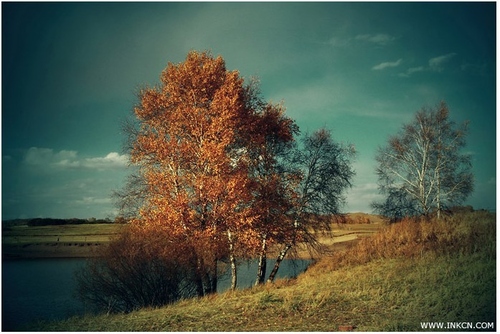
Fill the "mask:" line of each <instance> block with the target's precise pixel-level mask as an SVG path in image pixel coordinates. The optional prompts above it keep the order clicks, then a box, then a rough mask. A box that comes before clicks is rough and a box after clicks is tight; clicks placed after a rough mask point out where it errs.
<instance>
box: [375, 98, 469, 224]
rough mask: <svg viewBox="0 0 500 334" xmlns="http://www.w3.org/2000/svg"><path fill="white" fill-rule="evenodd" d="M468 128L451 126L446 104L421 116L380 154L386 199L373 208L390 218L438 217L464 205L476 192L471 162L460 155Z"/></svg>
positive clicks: (382, 183)
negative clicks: (399, 216) (393, 214)
mask: <svg viewBox="0 0 500 334" xmlns="http://www.w3.org/2000/svg"><path fill="white" fill-rule="evenodd" d="M467 125H468V123H467V122H465V123H463V124H462V125H460V126H457V125H456V124H455V123H454V122H453V121H451V120H450V119H449V110H448V107H447V105H446V103H444V102H441V103H440V104H439V105H438V106H437V107H435V108H433V109H425V108H423V109H421V110H420V111H418V112H417V113H416V114H415V117H414V119H413V121H412V122H411V123H409V124H406V125H404V126H403V128H402V130H401V131H400V133H399V134H398V135H396V136H393V137H391V138H390V139H389V141H388V144H387V146H385V147H382V148H380V149H379V151H378V153H377V156H376V160H377V162H378V168H377V175H378V178H379V190H380V191H381V192H382V193H383V194H386V195H387V198H386V201H385V202H382V203H374V204H373V207H374V208H375V209H376V210H378V211H379V212H380V213H381V214H386V215H387V214H390V213H391V212H393V213H394V212H399V213H400V214H401V213H403V214H405V215H414V214H423V215H428V214H429V213H431V212H433V211H435V212H436V214H437V216H438V217H439V216H440V215H441V212H442V210H443V209H444V208H446V207H449V206H451V205H456V204H460V203H462V202H463V201H464V200H465V199H466V198H467V196H468V195H469V194H470V193H471V192H472V189H473V176H472V173H471V168H472V165H471V158H470V156H469V155H467V154H464V153H462V152H461V149H463V148H464V147H465V144H466V141H465V137H466V135H467ZM395 196H396V197H397V196H399V197H400V198H399V199H398V200H396V199H395ZM398 203H399V204H398ZM398 205H404V208H403V207H400V208H398V207H397V206H398ZM395 206H396V207H395Z"/></svg>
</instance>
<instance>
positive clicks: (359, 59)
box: [2, 2, 496, 219]
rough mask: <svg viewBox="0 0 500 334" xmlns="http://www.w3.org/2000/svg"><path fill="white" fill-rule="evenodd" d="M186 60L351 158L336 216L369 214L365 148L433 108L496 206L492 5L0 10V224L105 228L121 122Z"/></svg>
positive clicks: (119, 174)
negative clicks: (87, 223) (203, 60)
mask: <svg viewBox="0 0 500 334" xmlns="http://www.w3.org/2000/svg"><path fill="white" fill-rule="evenodd" d="M190 50H197V51H204V50H209V51H211V52H212V54H213V55H214V56H217V55H220V56H222V57H223V58H224V59H225V61H226V66H227V68H228V69H229V70H238V71H239V72H240V75H241V76H243V77H244V78H251V77H258V78H259V79H260V82H261V90H262V95H263V97H264V99H266V100H267V101H272V102H275V103H276V102H280V101H282V102H283V103H284V105H285V107H286V110H287V114H288V116H289V117H291V118H293V119H295V120H296V122H297V125H298V126H299V127H300V129H301V131H302V133H305V132H313V131H315V130H316V129H319V128H322V127H327V128H328V129H330V130H331V131H332V135H333V138H334V140H335V141H337V142H343V143H346V144H353V145H354V146H355V147H356V150H357V152H358V154H357V157H356V160H355V162H354V169H355V171H356V176H355V177H354V179H353V186H352V188H351V189H350V190H349V192H348V193H347V194H346V199H347V205H346V206H345V207H344V208H343V210H344V211H345V212H358V211H362V212H371V207H370V204H371V203H372V202H373V201H374V200H380V199H381V198H382V197H381V196H382V195H381V194H379V192H378V187H377V176H376V174H375V168H376V167H377V165H376V162H375V155H376V151H377V149H378V148H379V147H381V146H384V145H386V144H387V141H388V139H389V137H390V136H392V135H395V134H397V133H398V131H399V130H400V129H401V128H402V126H403V125H404V124H405V123H408V122H410V121H411V120H412V117H413V116H414V115H415V113H416V112H417V111H418V110H419V109H421V108H422V107H433V106H435V105H437V104H438V103H439V102H440V101H445V102H446V103H447V104H448V107H449V109H450V118H451V119H452V120H453V121H455V122H456V123H457V124H460V123H462V122H464V121H470V125H469V134H468V137H467V147H466V148H465V150H464V153H468V154H471V156H472V161H473V173H474V177H475V190H474V192H473V193H472V194H471V196H470V197H469V198H468V199H467V201H466V203H465V204H469V205H472V206H474V208H476V209H487V210H495V209H496V98H495V96H496V95H495V94H496V54H495V51H496V3H494V2H490V3H462V2H461V3H409V2H405V3H390V2H389V3H366V2H364V3H357V2H354V3H352V2H351V3H335V2H334V3H329V2H319V3H297V2H291V3H286V2H281V3H266V2H255V3H224V2H217V3H208V2H203V3H190V2H186V3H6V2H3V3H2V219H14V218H32V217H53V218H72V217H77V218H91V217H96V218H110V219H113V218H114V217H115V216H116V214H117V210H116V207H115V205H114V203H113V201H112V198H111V194H112V192H113V191H114V190H117V189H120V188H121V187H122V186H123V184H124V181H125V178H126V176H127V175H128V174H129V173H130V171H129V169H128V168H127V158H128V157H127V155H126V153H125V152H124V150H123V142H124V138H125V136H124V134H123V133H122V130H121V126H122V124H123V122H124V120H125V119H126V118H127V117H129V116H130V115H131V113H132V109H133V106H134V104H136V103H137V98H136V93H137V92H138V90H139V89H140V88H141V87H144V86H148V85H149V86H152V85H155V84H157V83H159V76H160V73H161V71H162V70H163V69H164V68H165V67H166V66H167V64H168V63H169V62H172V63H179V62H182V61H183V60H184V59H185V57H186V55H187V53H188V52H189V51H190Z"/></svg>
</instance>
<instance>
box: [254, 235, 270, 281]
mask: <svg viewBox="0 0 500 334" xmlns="http://www.w3.org/2000/svg"><path fill="white" fill-rule="evenodd" d="M266 241H267V240H266V235H264V236H263V238H262V248H261V251H260V256H259V265H258V267H257V279H256V280H255V285H259V284H262V283H264V279H265V277H266V270H267V244H266Z"/></svg>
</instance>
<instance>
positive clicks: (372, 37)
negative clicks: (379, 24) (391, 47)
mask: <svg viewBox="0 0 500 334" xmlns="http://www.w3.org/2000/svg"><path fill="white" fill-rule="evenodd" d="M355 39H356V40H358V41H364V42H369V43H373V44H377V45H380V46H382V45H387V44H389V43H392V42H393V41H394V40H395V39H396V38H395V37H394V36H391V35H388V34H362V35H357V36H356V37H355Z"/></svg>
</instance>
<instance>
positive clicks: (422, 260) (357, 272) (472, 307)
mask: <svg viewBox="0 0 500 334" xmlns="http://www.w3.org/2000/svg"><path fill="white" fill-rule="evenodd" d="M495 232H496V226H495V215H494V214H491V213H487V212H475V213H468V214H460V215H456V216H454V217H451V218H446V219H445V220H443V221H433V222H418V223H417V222H411V221H404V222H401V223H398V224H394V225H391V226H387V227H385V228H383V229H381V230H380V231H379V232H378V233H376V234H374V235H373V236H371V237H366V238H363V239H362V240H361V241H359V242H358V243H357V244H356V245H354V246H352V247H351V248H349V249H346V250H344V251H339V252H337V253H335V254H333V255H331V256H324V257H323V258H321V259H320V260H319V261H318V262H317V263H316V264H315V265H314V266H312V267H310V268H309V269H308V270H307V271H306V272H305V273H304V274H302V275H300V276H299V277H298V278H297V279H295V280H281V281H278V282H276V283H275V284H272V285H266V286H262V287H258V288H253V289H248V290H242V291H234V292H226V293H222V294H218V295H213V296H209V297H205V298H199V299H190V300H183V301H180V302H178V303H175V304H172V305H169V306H166V307H162V308H158V309H142V310H138V311H136V312H132V313H129V314H110V315H99V316H85V317H76V318H71V319H68V320H65V321H61V322H56V323H45V324H36V325H35V326H33V327H31V328H26V330H42V331H337V330H339V329H340V330H345V329H353V328H354V329H355V330H358V331H422V330H424V328H422V325H421V324H422V323H423V322H444V326H456V324H457V322H458V324H459V325H458V326H461V327H460V328H463V327H462V326H476V324H478V323H479V324H482V325H483V326H485V327H488V326H491V324H493V322H494V321H495V316H496V239H495V237H496V233H495ZM450 324H451V325H450ZM444 329H446V327H445V328H444ZM487 329H489V330H495V329H496V328H491V327H490V328H487ZM454 330H455V331H456V330H457V329H456V328H455V329H454Z"/></svg>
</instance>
